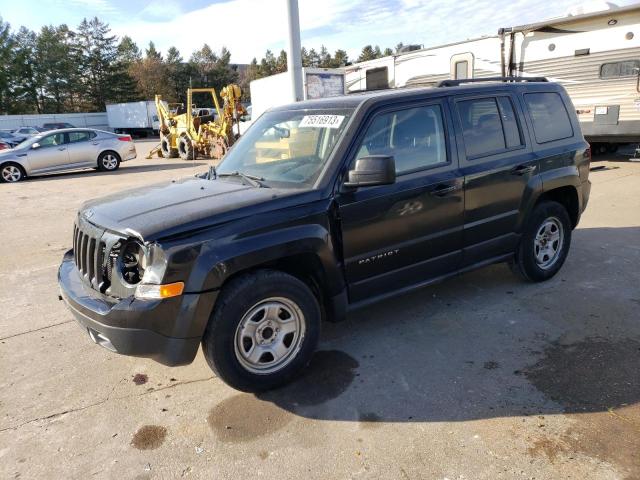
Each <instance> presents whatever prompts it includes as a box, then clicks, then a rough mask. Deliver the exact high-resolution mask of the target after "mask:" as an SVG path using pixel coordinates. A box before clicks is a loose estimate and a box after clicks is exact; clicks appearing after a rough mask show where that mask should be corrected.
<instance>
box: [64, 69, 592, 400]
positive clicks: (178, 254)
mask: <svg viewBox="0 0 640 480" xmlns="http://www.w3.org/2000/svg"><path fill="white" fill-rule="evenodd" d="M503 80H505V79H503ZM510 80H515V79H510ZM542 80H543V79H539V81H533V82H530V81H529V82H524V81H517V82H516V81H502V82H495V81H494V82H483V83H476V82H469V83H466V84H462V83H461V82H451V81H449V82H446V83H445V84H444V85H441V86H438V87H437V88H428V89H403V90H393V91H384V92H377V93H368V94H363V95H359V94H356V95H351V96H344V97H339V98H332V99H325V100H316V101H307V102H300V103H296V104H292V105H287V106H283V107H279V108H275V109H272V110H270V111H268V112H267V113H265V114H264V115H262V116H261V117H260V118H259V119H258V120H257V121H256V122H255V124H254V125H252V126H251V128H250V129H249V130H248V131H247V133H246V134H245V135H244V136H243V137H242V138H241V139H240V140H239V141H238V142H237V143H236V144H235V145H234V147H233V148H232V149H231V150H230V151H229V152H228V154H227V155H226V157H225V158H224V160H223V161H222V163H221V164H220V165H219V166H218V168H217V171H215V170H214V169H213V168H212V169H211V170H210V171H209V172H207V173H205V174H203V175H201V176H198V177H194V178H186V179H182V180H179V181H174V182H171V183H167V184H160V185H153V186H150V187H148V188H146V189H143V190H142V191H141V190H139V189H138V190H135V191H130V192H123V193H119V194H116V195H111V196H109V197H105V198H102V199H100V200H96V201H91V202H88V203H86V204H85V205H84V206H83V208H82V209H81V210H80V212H79V213H78V217H77V220H76V223H75V226H74V235H73V250H69V251H68V252H67V253H66V254H65V256H64V259H63V262H62V265H61V266H60V270H59V284H60V289H61V294H62V297H63V298H64V300H65V302H66V303H67V305H68V306H69V308H70V309H71V311H72V312H73V314H74V315H75V317H76V318H77V320H78V322H79V323H80V324H81V325H82V326H83V327H84V328H85V329H86V331H87V332H88V334H89V336H90V337H91V339H92V340H93V341H94V342H96V343H98V344H99V345H102V346H103V347H106V348H108V349H109V350H112V351H114V352H118V353H122V354H126V355H135V356H141V357H150V358H153V359H155V360H157V361H159V362H161V363H163V364H166V365H183V364H187V363H190V362H191V361H192V360H193V359H194V357H195V355H196V353H197V350H198V347H199V345H200V343H202V347H203V351H204V355H205V357H206V359H207V361H208V363H209V365H210V366H211V368H212V369H213V370H214V371H215V372H216V373H217V374H218V376H219V377H220V378H222V379H223V380H224V381H225V382H227V383H228V384H229V385H231V386H233V387H235V388H237V389H240V390H245V391H258V390H264V389H269V388H273V387H275V386H278V385H281V384H283V383H285V382H287V381H289V380H290V379H291V378H292V377H293V376H294V375H295V374H296V373H298V372H300V371H301V369H303V367H304V366H305V365H306V364H307V362H308V361H309V359H310V358H311V355H312V353H313V351H314V349H315V347H316V345H317V343H318V335H319V331H320V323H321V320H323V319H326V320H331V321H336V320H339V319H342V318H343V317H344V316H345V314H346V313H347V312H348V311H350V310H352V309H354V308H357V307H360V306H363V305H367V304H370V303H372V302H374V301H378V300H381V299H384V298H386V297H390V296H392V295H396V294H399V293H403V292H407V291H409V290H412V289H415V288H418V287H423V286H425V285H429V284H431V283H433V282H437V281H440V280H442V279H444V278H447V277H450V276H452V275H454V274H457V273H460V272H465V271H468V270H470V269H473V268H477V267H481V266H483V265H488V264H492V263H496V262H505V261H506V262H510V264H511V265H512V267H513V270H514V271H515V272H517V273H519V274H520V275H521V276H522V277H524V278H525V279H527V280H530V281H542V280H546V279H548V278H551V277H552V276H553V275H555V274H556V272H558V270H559V269H560V268H561V266H562V264H563V263H564V261H565V259H566V257H567V254H568V252H569V244H570V242H571V231H572V230H573V229H574V228H575V227H576V225H577V224H578V220H579V219H580V215H581V213H582V211H583V210H584V208H585V206H586V204H587V200H588V197H589V190H590V182H589V180H588V174H589V163H590V150H589V145H588V144H587V143H586V142H585V140H584V138H583V136H582V134H581V132H580V127H579V125H578V121H577V118H576V115H575V111H574V109H573V106H572V104H571V101H570V100H569V97H568V96H567V94H566V92H565V91H564V89H563V88H562V87H561V86H559V85H557V84H554V83H549V82H546V81H542Z"/></svg>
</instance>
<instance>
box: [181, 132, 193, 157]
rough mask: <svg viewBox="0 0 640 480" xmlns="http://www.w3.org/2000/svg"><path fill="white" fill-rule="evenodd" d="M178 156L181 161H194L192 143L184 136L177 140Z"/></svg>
mask: <svg viewBox="0 0 640 480" xmlns="http://www.w3.org/2000/svg"><path fill="white" fill-rule="evenodd" d="M178 155H180V158H181V159H182V160H195V159H196V151H195V149H194V148H193V142H191V139H190V138H189V137H187V136H186V135H182V136H181V137H180V138H179V139H178Z"/></svg>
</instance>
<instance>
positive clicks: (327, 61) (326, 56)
mask: <svg viewBox="0 0 640 480" xmlns="http://www.w3.org/2000/svg"><path fill="white" fill-rule="evenodd" d="M318 58H319V62H318V66H319V67H321V68H329V67H331V54H330V53H329V50H327V47H325V46H324V45H322V46H321V47H320V53H319V54H318Z"/></svg>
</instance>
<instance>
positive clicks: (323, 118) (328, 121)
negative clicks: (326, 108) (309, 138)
mask: <svg viewBox="0 0 640 480" xmlns="http://www.w3.org/2000/svg"><path fill="white" fill-rule="evenodd" d="M343 120H344V115H305V116H304V117H302V121H301V122H300V124H299V125H298V128H305V127H316V128H340V125H341V124H342V121H343Z"/></svg>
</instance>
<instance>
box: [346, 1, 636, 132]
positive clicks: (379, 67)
mask: <svg viewBox="0 0 640 480" xmlns="http://www.w3.org/2000/svg"><path fill="white" fill-rule="evenodd" d="M372 71H373V73H374V74H375V78H374V79H375V82H373V84H371V83H370V82H368V80H369V78H370V77H372V76H373V75H372V73H370V72H372ZM385 75H386V78H387V82H386V85H384V81H381V77H384V76H385ZM505 75H506V76H528V77H530V76H536V77H538V76H544V77H547V78H548V79H549V80H551V81H557V82H559V83H561V84H563V85H564V87H565V88H566V89H567V92H568V93H569V95H570V96H571V99H572V101H573V103H574V105H575V107H576V110H577V111H578V117H579V118H580V122H581V126H582V129H583V132H584V134H585V137H587V139H588V140H589V141H590V142H592V143H616V142H619V143H625V142H640V84H639V79H640V5H632V6H628V7H621V8H611V9H609V10H604V11H599V12H593V13H587V14H581V15H573V16H567V17H562V18H557V19H552V20H548V21H544V22H540V23H536V24H530V25H523V26H518V27H510V28H503V29H500V31H499V32H498V35H495V36H488V37H482V38H477V39H472V40H466V41H462V42H457V43H451V44H448V45H443V46H438V47H431V48H425V49H421V50H416V51H413V52H409V53H406V54H399V55H394V56H390V57H384V58H380V59H377V60H371V61H369V62H363V63H360V64H354V65H351V66H349V67H347V70H346V85H347V89H348V91H349V92H353V91H358V90H372V89H378V88H382V87H387V88H394V87H406V86H430V85H435V84H437V83H438V82H439V81H441V80H446V79H464V78H483V77H485V78H486V77H499V76H505Z"/></svg>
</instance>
